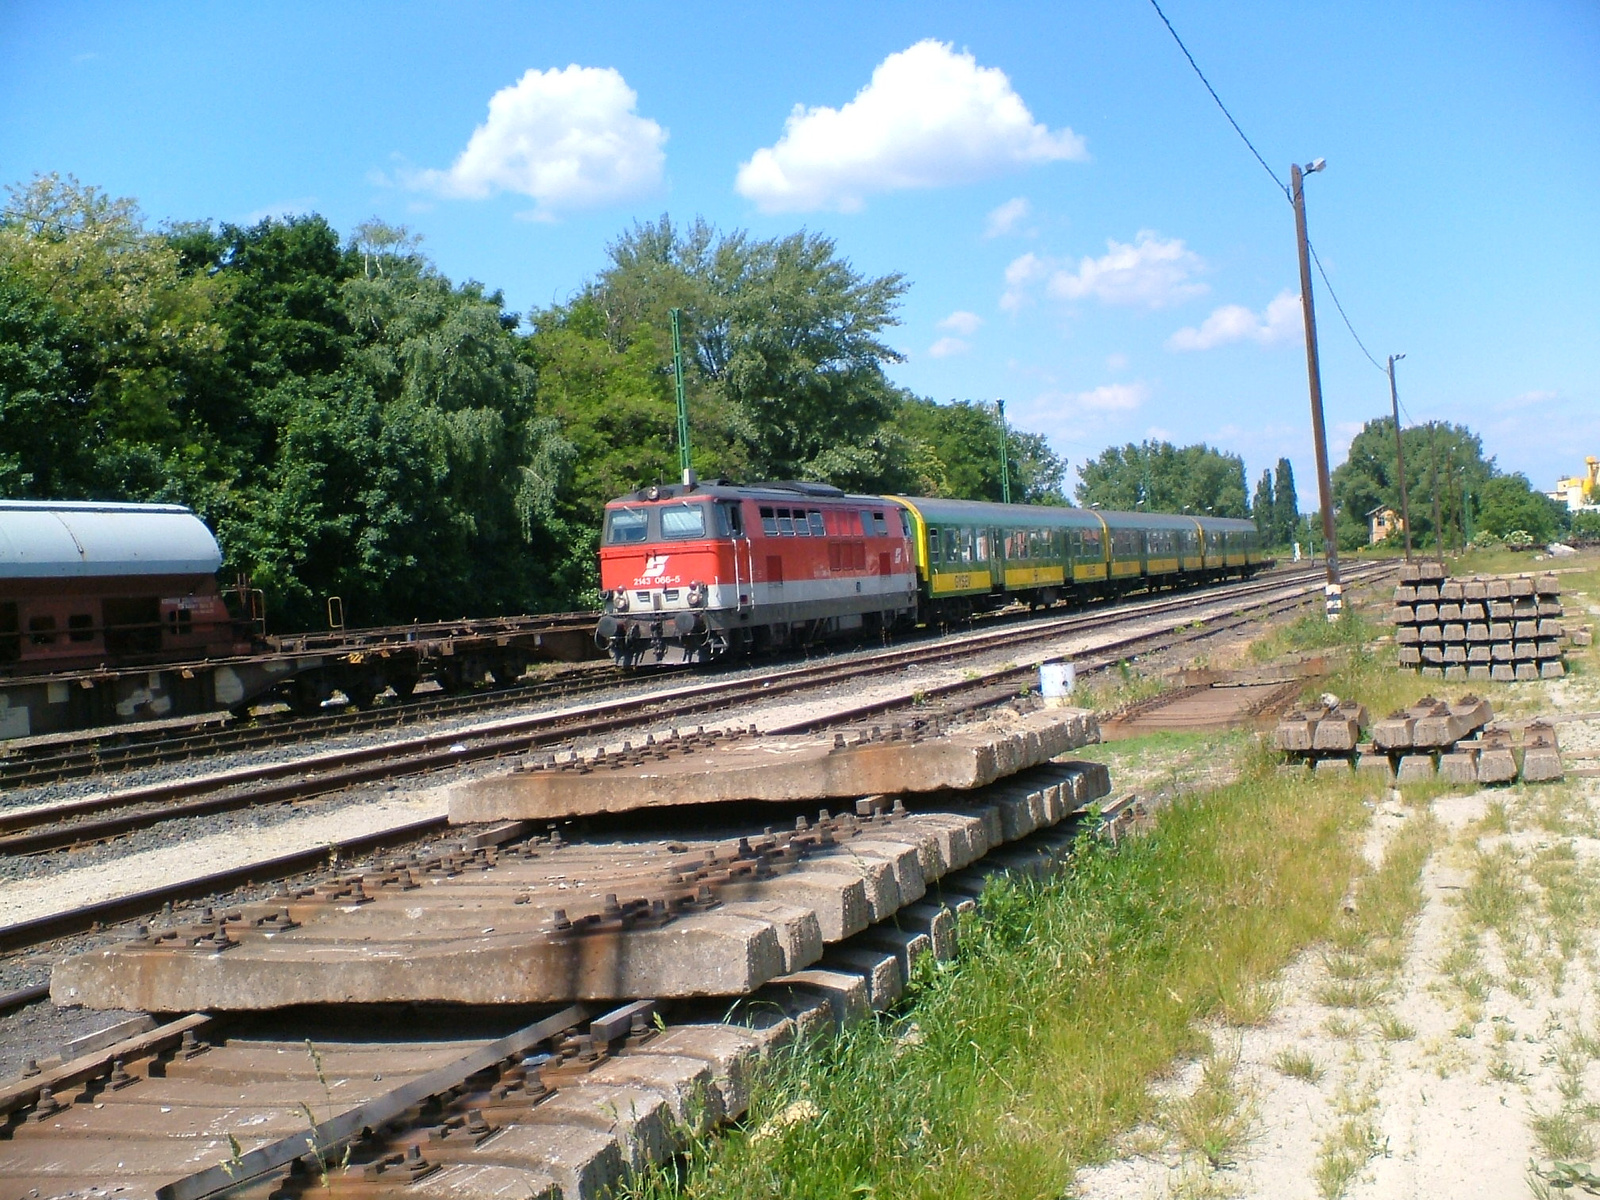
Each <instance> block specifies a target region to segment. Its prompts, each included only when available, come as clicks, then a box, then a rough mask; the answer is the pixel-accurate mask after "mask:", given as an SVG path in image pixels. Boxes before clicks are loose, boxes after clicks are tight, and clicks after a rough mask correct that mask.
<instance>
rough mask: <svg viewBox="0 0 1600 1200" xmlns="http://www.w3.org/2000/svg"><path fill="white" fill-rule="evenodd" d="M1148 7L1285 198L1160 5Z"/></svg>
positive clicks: (1282, 186) (1283, 187) (1153, 3)
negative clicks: (1153, 11)
mask: <svg viewBox="0 0 1600 1200" xmlns="http://www.w3.org/2000/svg"><path fill="white" fill-rule="evenodd" d="M1150 7H1151V8H1153V9H1155V10H1156V16H1158V17H1160V18H1161V23H1162V24H1163V25H1165V26H1166V27H1167V32H1168V33H1170V34H1171V35H1172V40H1173V41H1175V42H1177V43H1178V49H1179V50H1182V51H1183V56H1184V57H1185V58H1187V59H1188V60H1189V65H1190V66H1191V67H1193V68H1194V73H1195V74H1196V75H1197V76H1199V78H1200V82H1201V83H1203V84H1205V86H1206V91H1208V92H1210V93H1211V98H1212V99H1213V100H1215V101H1216V102H1217V107H1218V108H1220V109H1221V110H1222V115H1223V116H1225V117H1227V118H1228V124H1229V125H1232V126H1233V131H1234V132H1235V133H1237V134H1238V135H1239V138H1240V140H1241V141H1243V142H1244V144H1245V145H1246V146H1248V147H1250V153H1251V154H1254V155H1255V156H1256V161H1257V162H1258V163H1260V164H1261V169H1262V170H1263V171H1265V172H1266V173H1267V174H1268V175H1270V176H1271V177H1272V182H1273V183H1275V184H1277V185H1278V190H1279V191H1280V192H1282V193H1283V194H1284V195H1285V196H1287V195H1288V194H1289V185H1288V184H1286V183H1284V182H1283V180H1281V179H1279V178H1278V173H1277V172H1276V171H1274V170H1273V169H1272V168H1271V167H1269V166H1268V165H1267V160H1266V159H1264V158H1262V157H1261V151H1259V150H1257V149H1256V147H1255V143H1254V142H1252V141H1251V140H1250V137H1249V135H1248V134H1246V133H1245V131H1244V130H1243V129H1241V128H1240V127H1239V122H1237V121H1235V120H1234V119H1233V114H1232V113H1231V112H1229V111H1228V106H1227V105H1226V104H1224V103H1223V102H1222V97H1221V96H1219V95H1217V89H1216V88H1214V87H1212V86H1211V81H1210V80H1209V79H1207V78H1206V73H1205V72H1204V71H1202V70H1201V69H1200V64H1199V63H1197V62H1195V60H1194V55H1192V54H1190V53H1189V47H1187V46H1185V45H1184V44H1183V39H1182V38H1181V37H1179V36H1178V31H1177V30H1176V29H1174V28H1173V27H1172V22H1171V21H1169V20H1167V14H1166V13H1164V12H1162V11H1161V5H1159V4H1157V3H1156V0H1150Z"/></svg>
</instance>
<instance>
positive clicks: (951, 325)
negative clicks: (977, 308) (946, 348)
mask: <svg viewBox="0 0 1600 1200" xmlns="http://www.w3.org/2000/svg"><path fill="white" fill-rule="evenodd" d="M982 326H983V318H982V317H980V316H979V315H978V314H977V313H974V312H967V311H966V309H964V308H958V309H956V311H955V312H953V313H951V314H950V315H949V316H948V317H946V318H945V319H944V320H942V321H940V322H939V328H940V329H948V330H950V332H951V333H959V334H960V335H961V336H962V337H971V336H972V335H973V334H975V333H977V332H978V330H979V329H980V328H982Z"/></svg>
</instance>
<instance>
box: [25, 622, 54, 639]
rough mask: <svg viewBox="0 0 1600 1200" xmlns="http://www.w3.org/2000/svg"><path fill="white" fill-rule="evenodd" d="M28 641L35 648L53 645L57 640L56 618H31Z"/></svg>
mask: <svg viewBox="0 0 1600 1200" xmlns="http://www.w3.org/2000/svg"><path fill="white" fill-rule="evenodd" d="M28 640H29V641H30V642H32V643H33V644H34V645H35V646H49V645H53V644H54V643H55V640H56V619H55V618H54V617H29V618H28Z"/></svg>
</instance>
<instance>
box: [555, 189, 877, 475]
mask: <svg viewBox="0 0 1600 1200" xmlns="http://www.w3.org/2000/svg"><path fill="white" fill-rule="evenodd" d="M609 255H610V258H611V265H610V266H609V267H607V268H606V269H605V270H604V271H602V272H601V273H600V275H599V276H598V277H597V278H596V279H595V280H594V281H593V282H592V283H591V284H590V285H589V286H588V287H587V288H585V289H584V291H583V292H582V293H580V295H579V297H578V298H577V299H576V300H575V301H574V302H573V304H572V305H569V306H564V307H561V308H557V309H554V310H551V311H549V312H546V313H541V314H538V315H536V316H535V318H534V323H535V325H536V328H537V329H540V330H543V329H545V328H551V327H559V326H561V325H562V324H563V322H564V321H565V319H566V316H567V314H568V311H569V310H573V309H577V308H580V307H583V306H588V307H589V308H590V309H591V311H592V313H593V314H594V316H596V317H598V318H599V321H598V324H596V323H595V322H594V321H590V322H587V323H580V327H581V328H582V329H583V331H584V332H585V333H587V334H588V336H598V337H601V338H603V339H604V340H605V342H606V346H607V348H608V350H609V351H610V352H611V354H613V355H626V354H628V353H629V352H630V351H633V350H635V348H638V349H639V350H640V352H641V353H642V354H644V355H646V356H649V357H652V358H653V359H654V360H655V361H656V362H657V363H658V364H659V369H660V372H661V374H662V376H663V380H664V382H665V383H666V385H667V387H669V388H670V377H668V376H666V374H665V372H666V366H667V364H668V363H669V362H670V359H671V346H670V341H669V338H668V335H667V314H668V310H669V309H671V308H673V307H678V308H681V309H682V310H683V314H684V321H683V326H684V336H685V338H686V340H687V343H688V345H687V347H686V349H687V356H688V358H689V360H690V365H691V367H692V370H690V371H689V372H688V375H689V378H688V379H686V381H685V382H686V385H687V386H688V390H689V391H690V393H691V406H692V408H700V409H707V408H709V412H710V414H711V421H710V424H711V427H712V428H711V430H710V432H711V442H712V445H711V446H708V447H707V448H706V449H707V450H708V451H709V452H710V453H709V454H708V455H707V457H708V458H709V459H710V460H711V461H712V462H713V463H717V460H719V459H721V458H723V457H724V454H725V456H726V457H727V458H728V459H731V460H734V461H736V462H738V463H739V464H740V465H742V466H744V467H745V468H746V469H747V470H748V472H749V475H750V476H751V477H753V478H767V479H795V478H799V479H815V480H823V481H827V482H831V483H837V484H839V485H840V486H843V487H847V488H866V487H870V486H872V485H874V484H875V483H878V482H880V481H881V480H883V478H884V477H885V476H887V475H891V474H893V473H894V470H895V467H896V464H895V463H894V462H893V461H892V460H893V456H894V453H895V450H896V448H897V447H898V446H899V445H900V442H899V439H898V438H896V437H895V435H894V430H893V428H892V426H891V425H890V422H889V418H890V416H891V414H892V412H893V410H894V400H895V396H896V392H895V389H894V388H893V387H892V386H891V385H890V384H889V383H888V381H887V380H886V379H885V378H884V375H883V367H884V365H885V364H886V363H892V362H898V361H900V355H899V353H898V352H897V351H895V350H894V349H893V348H892V347H891V346H889V345H888V343H886V342H884V341H883V340H882V338H881V336H880V335H881V334H882V332H883V331H884V330H885V329H887V328H888V327H889V326H891V325H893V324H894V323H895V315H894V314H895V309H896V308H897V307H898V304H899V300H900V297H901V296H902V295H903V294H904V293H905V290H906V286H907V285H906V283H905V280H904V279H903V278H902V277H901V276H899V275H885V276H881V277H878V278H868V277H866V276H863V275H861V274H860V273H858V272H857V271H856V270H855V269H854V268H853V267H851V266H850V264H849V263H848V262H846V261H845V260H843V259H842V258H840V257H839V255H838V253H837V249H836V247H835V245H834V243H833V242H832V241H831V240H830V239H828V238H825V237H822V236H821V235H818V234H809V233H796V234H791V235H789V236H787V237H781V238H773V239H770V240H760V239H754V238H751V237H750V236H749V235H748V234H746V233H743V232H742V231H741V232H735V233H732V234H727V235H723V234H719V233H717V232H716V231H715V230H714V229H712V228H711V227H710V226H708V225H707V224H705V223H704V222H703V221H700V222H696V223H695V224H693V225H691V226H689V227H687V228H685V229H682V230H679V229H677V228H675V227H674V226H673V225H672V223H671V221H670V220H669V219H668V218H666V217H662V218H661V219H660V220H659V221H657V222H653V223H644V224H639V225H635V226H634V228H633V229H632V230H630V231H629V232H627V233H625V234H624V235H623V236H622V237H621V238H619V239H618V240H617V241H616V242H614V243H613V244H612V245H611V247H610V248H609ZM567 327H568V328H569V329H572V328H574V326H572V325H571V324H568V326H567ZM669 394H670V393H669ZM724 447H726V452H725V451H724ZM735 447H736V449H734V448H735ZM695 451H696V461H697V463H698V462H700V461H701V447H700V446H698V445H697V446H696V447H695ZM717 465H720V463H718V464H717ZM707 473H708V472H707V470H705V469H702V470H701V474H707Z"/></svg>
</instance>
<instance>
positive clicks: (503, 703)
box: [0, 571, 1292, 791]
mask: <svg viewBox="0 0 1600 1200" xmlns="http://www.w3.org/2000/svg"><path fill="white" fill-rule="evenodd" d="M1291 576H1292V572H1290V571H1280V572H1277V573H1276V578H1278V579H1279V580H1282V579H1285V578H1289V577H1291ZM1184 594H1186V595H1194V596H1204V595H1206V594H1207V593H1193V592H1191V593H1184ZM1110 603H1111V604H1115V602H1110ZM1114 611H1116V608H1115V607H1109V606H1108V602H1096V603H1095V604H1094V605H1092V606H1091V607H1089V608H1088V609H1085V610H1080V615H1090V614H1093V613H1105V612H1114ZM584 615H585V614H573V613H563V614H558V617H559V618H560V619H561V620H568V619H571V618H577V617H582V616H584ZM588 615H589V616H590V617H591V618H592V617H593V616H595V615H597V614H588ZM1039 619H1040V618H1038V617H1037V616H1035V615H1034V614H1032V613H1030V612H1028V611H1026V610H1024V609H1020V608H1008V609H1002V610H1000V611H999V612H997V613H994V614H989V615H988V616H984V617H980V618H976V620H977V621H978V622H979V623H981V624H982V625H984V626H985V627H994V626H1000V627H1003V626H1005V625H1007V624H1022V623H1028V622H1033V621H1037V620H1039ZM1047 619H1048V618H1047ZM378 632H380V633H388V632H391V631H378ZM331 636H332V635H305V636H304V637H300V638H296V639H291V640H292V642H293V646H294V648H296V649H306V650H308V651H309V650H311V649H316V648H318V647H319V646H321V644H322V642H323V641H326V640H327V638H328V637H331ZM938 636H939V635H938V634H936V633H931V632H930V633H921V634H916V635H912V641H913V644H917V643H920V642H922V641H924V640H928V639H932V638H937V637H938ZM302 642H303V643H305V644H304V646H302ZM773 661H774V662H775V663H776V664H778V665H784V664H785V663H786V662H793V661H796V660H794V659H788V660H785V659H775V660H773ZM800 661H807V660H806V659H801V660H800ZM721 666H722V668H723V669H725V670H730V671H735V672H737V671H741V670H743V669H745V668H746V666H747V664H745V663H743V662H728V663H724V664H721ZM702 673H704V672H702ZM649 678H650V673H649V672H643V673H633V674H630V673H628V672H624V671H621V670H619V669H617V668H615V667H610V666H605V665H595V664H591V665H589V666H578V667H571V668H567V669H564V670H561V671H560V672H559V673H558V674H556V675H555V676H553V677H550V678H546V679H541V680H535V681H532V682H529V683H525V684H515V685H512V686H510V687H505V688H496V689H493V690H488V691H476V692H468V693H459V694H451V695H444V696H427V697H421V698H418V697H412V698H408V699H405V700H399V701H395V702H394V703H387V704H382V705H379V706H378V707H375V708H369V709H363V710H358V711H338V712H330V713H325V714H318V715H316V716H300V717H278V716H267V717H264V718H260V719H258V720H257V721H255V722H248V723H244V724H220V725H219V721H218V719H217V717H218V716H219V715H213V717H212V718H210V719H207V720H204V721H197V722H196V724H195V725H194V726H193V727H192V729H181V730H174V729H173V728H171V727H170V726H169V727H163V728H150V729H140V730H127V729H117V728H112V729H105V730H96V731H91V732H89V733H86V734H84V735H81V736H72V737H67V736H59V737H55V738H51V739H48V740H42V741H40V742H38V743H36V744H30V745H22V746H11V747H6V748H0V791H3V790H7V789H16V788H36V787H43V786H47V785H49V784H51V783H57V782H62V781H65V780H69V779H80V778H85V777H89V776H93V775H99V774H105V773H110V772H115V771H127V770H135V769H140V768H148V767H156V766H162V765H166V764H171V763H182V762H188V761H191V760H193V759H196V758H204V757H208V756H211V755H216V754H222V753H230V752H238V751H252V750H258V749H268V748H271V747H275V746H284V745H300V744H303V743H306V742H310V741H316V740H319V739H323V738H331V737H339V736H344V735H349V734H359V733H369V732H378V731H382V730H386V729H391V728H397V727H401V726H404V725H410V724H420V723H422V722H424V721H433V720H441V719H449V718H457V717H463V716H470V715H474V714H478V713H489V712H493V711H495V710H497V709H503V708H510V707H515V706H518V705H521V704H527V703H537V702H540V701H543V700H548V699H552V698H576V697H579V696H585V695H592V694H595V693H598V692H603V691H606V690H608V689H610V688H613V687H617V686H619V685H621V684H625V683H629V682H633V683H638V682H641V681H643V680H647V679H649ZM220 716H222V718H223V720H225V721H226V720H231V718H227V717H226V715H225V714H221V715H220Z"/></svg>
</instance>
